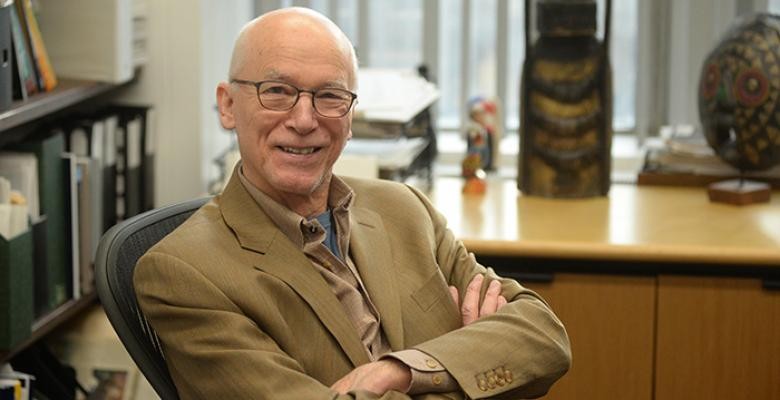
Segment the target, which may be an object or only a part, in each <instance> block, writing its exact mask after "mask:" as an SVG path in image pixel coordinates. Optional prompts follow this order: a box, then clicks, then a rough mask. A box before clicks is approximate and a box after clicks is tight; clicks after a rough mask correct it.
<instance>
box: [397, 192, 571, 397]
mask: <svg viewBox="0 0 780 400" xmlns="http://www.w3.org/2000/svg"><path fill="white" fill-rule="evenodd" d="M410 189H411V190H412V191H413V192H414V194H415V195H417V197H418V198H419V199H420V201H421V202H422V203H423V204H424V206H425V208H426V209H427V210H428V214H429V215H430V217H431V222H432V224H433V231H434V236H435V247H436V248H435V252H436V258H437V261H438V264H439V268H440V269H441V271H442V274H443V276H444V277H445V279H446V280H447V283H448V284H449V285H453V286H455V287H457V288H458V291H459V293H461V296H462V295H463V294H464V293H465V292H466V287H467V286H468V283H469V282H470V281H471V279H472V278H473V277H474V276H475V275H476V274H484V275H485V277H486V278H487V279H485V280H484V283H483V288H482V293H483V295H484V292H485V290H486V288H487V285H488V284H489V283H490V281H492V280H494V279H497V280H499V281H500V282H501V293H502V295H503V296H504V297H506V298H507V300H508V304H507V305H506V306H504V307H503V308H501V309H500V310H499V311H497V312H496V313H495V314H493V315H490V316H487V317H483V318H480V319H479V320H477V321H475V322H473V323H472V324H470V325H468V326H465V327H462V328H460V329H457V330H454V331H451V332H449V333H447V334H444V335H442V336H439V337H437V338H434V339H431V340H428V341H426V342H423V343H420V344H418V345H416V346H414V348H416V349H418V350H421V351H423V352H425V353H427V354H429V355H431V356H432V357H434V358H436V359H437V360H438V361H439V362H440V363H441V364H442V365H443V366H444V367H445V368H446V369H447V371H449V373H450V374H452V376H453V377H454V378H455V380H457V381H458V384H459V385H460V387H461V388H462V389H463V391H464V392H465V393H466V394H467V395H468V396H469V397H470V398H473V399H481V398H487V397H490V398H496V397H498V398H533V397H539V396H542V395H544V394H545V393H547V391H548V390H549V388H550V386H551V385H552V384H553V383H554V382H555V381H556V380H557V379H558V378H560V377H561V376H563V374H564V373H566V371H567V370H568V369H569V366H570V364H571V349H570V345H569V338H568V336H567V334H566V330H565V329H564V327H563V324H562V323H561V322H560V320H559V319H558V318H557V317H556V316H555V314H554V313H553V312H552V310H551V309H550V307H549V306H548V305H547V303H546V302H545V301H544V300H543V299H542V298H541V297H540V296H539V295H537V294H536V293H534V292H533V291H531V290H529V289H526V288H524V287H523V286H521V285H520V284H518V283H517V282H516V281H514V280H511V279H506V278H502V277H500V276H498V275H496V273H495V272H494V271H493V270H492V269H491V268H485V267H483V266H482V265H479V264H478V263H477V262H476V260H475V259H474V256H473V254H470V253H468V251H467V250H466V248H465V247H464V246H463V244H462V243H461V242H460V241H458V240H456V239H455V237H454V236H453V234H452V232H451V231H450V230H449V229H447V227H446V220H445V218H444V217H443V216H442V215H441V214H440V213H439V212H437V211H436V210H435V209H434V208H433V206H432V205H431V204H430V202H429V201H428V200H427V198H426V197H425V196H424V195H422V194H421V193H420V192H418V191H417V190H416V189H414V188H411V187H410Z"/></svg>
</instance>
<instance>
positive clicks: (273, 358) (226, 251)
mask: <svg viewBox="0 0 780 400" xmlns="http://www.w3.org/2000/svg"><path fill="white" fill-rule="evenodd" d="M345 180H346V181H347V183H348V184H349V185H350V186H351V187H352V188H353V190H354V191H355V194H356V195H355V203H354V204H353V208H352V216H353V218H352V222H351V224H352V234H351V242H350V253H351V255H352V257H353V260H354V261H355V264H356V266H357V269H358V271H359V273H360V276H361V277H362V279H363V281H364V283H365V286H366V288H367V290H368V292H369V295H370V296H371V299H372V301H373V302H374V304H375V305H376V307H377V309H378V310H379V313H380V316H381V321H382V322H381V323H382V329H383V330H384V333H385V334H386V337H387V340H388V342H389V344H390V346H391V347H392V349H393V350H394V351H395V350H401V349H407V348H412V347H414V348H417V349H419V350H422V351H423V352H425V353H427V354H430V355H432V356H433V357H435V358H436V359H437V360H439V361H440V362H441V363H442V364H443V365H444V366H446V368H447V370H448V371H449V372H450V373H451V374H452V375H453V377H454V378H455V379H456V380H457V381H458V383H459V384H460V386H461V388H462V389H463V392H465V394H466V395H468V396H469V397H471V398H483V397H494V396H499V395H502V394H503V396H506V398H527V397H532V396H539V395H541V394H543V393H545V392H546V391H547V389H548V388H549V386H550V385H551V384H552V383H553V382H554V381H555V380H556V379H558V378H559V377H560V376H561V375H563V373H565V372H566V370H567V369H568V367H569V363H570V353H569V342H568V338H567V336H566V332H565V330H564V328H563V326H562V325H561V323H560V321H559V320H558V319H557V318H556V317H555V315H554V314H553V313H552V311H550V309H549V308H548V306H547V305H546V304H545V303H544V302H543V301H542V300H541V299H540V298H539V297H538V296H537V295H536V294H535V293H533V292H531V291H530V290H527V289H525V288H523V287H522V286H520V285H519V284H518V283H516V282H514V281H512V280H508V279H502V293H503V295H504V296H505V297H507V299H508V300H509V301H510V303H509V304H508V305H507V306H505V307H504V308H502V309H501V310H499V312H497V313H496V314H494V315H491V316H489V317H486V318H483V319H480V320H479V321H477V322H475V323H473V324H471V325H469V326H467V327H464V328H461V325H462V323H461V317H460V314H459V310H458V309H457V307H456V306H455V303H454V302H453V301H452V300H451V298H450V297H449V293H448V289H447V285H448V284H449V285H455V286H457V287H458V289H459V291H460V293H465V289H466V286H467V284H468V282H469V281H470V280H471V278H472V277H473V276H474V275H475V274H477V273H485V274H487V276H489V277H490V278H492V279H500V278H498V277H497V276H496V275H495V274H494V273H493V272H492V270H486V269H485V268H483V267H482V266H481V265H479V264H477V263H476V262H475V261H474V259H473V257H471V256H470V255H469V254H468V253H467V251H466V249H465V248H464V247H463V245H462V244H461V243H460V242H459V241H456V240H455V239H454V237H453V235H452V233H451V232H450V231H449V230H447V229H446V226H445V221H444V218H443V217H442V216H441V215H440V214H438V213H437V212H436V211H435V210H434V209H433V208H432V206H431V205H430V204H429V202H428V201H427V200H426V199H425V198H424V196H422V195H421V194H420V193H419V192H417V191H415V190H413V189H411V188H410V187H408V186H405V185H402V184H398V183H391V182H386V181H378V180H352V179H345ZM488 282H489V279H486V280H485V286H486V285H487V283H488ZM134 283H135V288H136V293H137V295H138V301H139V304H140V305H141V308H142V309H143V311H144V313H145V314H146V315H147V317H148V318H149V320H150V321H151V323H152V325H153V326H154V328H155V329H156V330H157V333H158V334H159V336H160V338H161V340H162V342H163V347H164V350H165V356H166V360H167V363H168V366H169V368H170V371H171V375H172V377H173V379H174V381H175V383H176V387H177V389H178V391H179V393H180V396H181V397H182V398H183V399H209V400H214V399H250V398H251V399H333V398H337V397H338V396H337V393H336V392H334V391H331V390H330V389H329V386H330V385H331V384H332V383H333V382H335V381H336V380H338V379H339V378H341V377H342V376H344V375H345V374H347V373H348V372H349V371H350V370H352V369H353V368H355V366H358V365H361V364H364V363H367V362H369V357H368V353H367V350H366V349H365V348H364V346H363V344H362V343H361V341H360V338H359V337H358V335H357V333H356V331H355V329H354V328H353V326H352V325H351V323H350V320H349V319H348V317H347V315H346V314H345V312H344V310H343V308H342V306H341V304H340V303H339V301H338V300H337V299H336V297H335V295H334V294H333V293H332V292H331V290H330V288H329V287H328V285H327V283H326V282H325V280H324V279H323V278H322V277H321V276H320V274H319V272H317V270H316V269H315V268H313V267H312V264H311V262H310V261H309V260H308V259H307V258H306V256H305V255H304V254H303V253H302V252H301V251H299V250H298V249H296V248H295V247H294V245H293V244H292V243H291V242H290V241H289V240H288V239H287V238H286V237H285V236H284V234H282V232H280V231H279V230H278V229H277V228H276V227H275V226H274V224H273V223H272V222H271V220H270V219H269V218H268V216H266V215H265V214H264V213H263V212H262V210H261V209H260V207H259V206H258V205H257V204H256V203H255V202H254V200H253V199H252V198H251V197H250V195H249V194H248V193H247V192H246V190H245V189H244V187H243V186H242V185H241V183H240V182H239V180H238V176H237V175H235V174H234V175H233V177H232V178H231V181H230V182H229V184H228V186H227V187H226V189H225V191H224V193H223V194H221V195H220V196H217V197H215V198H214V200H212V201H211V202H209V203H208V204H206V205H205V206H203V208H201V209H200V210H198V211H197V212H196V213H195V214H194V215H193V216H192V217H191V218H190V219H189V220H187V221H186V222H185V223H183V224H182V225H181V227H179V228H178V229H177V230H176V231H174V232H173V233H172V234H170V235H169V236H168V237H166V238H165V239H164V240H162V241H161V242H160V243H159V244H157V245H156V246H155V247H154V248H152V249H151V250H150V251H149V252H148V253H147V254H146V255H145V256H144V257H143V258H141V260H140V261H139V264H138V266H137V268H136V271H135V276H134ZM483 291H484V288H483ZM459 328H460V329H459ZM491 378H492V379H491ZM498 378H501V379H498ZM503 396H502V397H503ZM430 397H431V398H433V397H436V398H440V397H441V396H438V395H437V396H430ZM446 397H450V398H462V397H463V393H453V394H450V395H448V396H446ZM344 398H361V399H363V398H365V399H368V398H377V396H376V395H374V394H372V393H367V392H360V393H351V396H347V397H344ZM381 398H386V399H395V398H399V399H402V398H408V397H407V396H406V395H403V394H401V393H398V392H388V393H387V394H386V395H385V396H384V397H381Z"/></svg>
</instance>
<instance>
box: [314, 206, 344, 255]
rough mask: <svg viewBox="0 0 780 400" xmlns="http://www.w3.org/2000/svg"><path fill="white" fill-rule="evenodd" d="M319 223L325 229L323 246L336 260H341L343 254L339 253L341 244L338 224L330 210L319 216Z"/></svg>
mask: <svg viewBox="0 0 780 400" xmlns="http://www.w3.org/2000/svg"><path fill="white" fill-rule="evenodd" d="M316 218H317V221H318V222H319V223H320V225H322V228H323V229H325V241H324V242H323V244H324V245H325V247H327V248H328V249H329V250H330V252H331V253H333V255H334V256H336V258H341V252H340V251H339V243H338V240H337V236H336V224H334V223H333V216H332V215H331V213H330V210H327V211H325V212H324V213H322V214H320V215H318V216H317V217H316Z"/></svg>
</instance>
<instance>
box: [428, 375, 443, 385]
mask: <svg viewBox="0 0 780 400" xmlns="http://www.w3.org/2000/svg"><path fill="white" fill-rule="evenodd" d="M431 381H432V382H433V384H434V385H435V386H439V385H441V382H442V379H441V377H440V376H439V375H436V376H434V377H433V378H432V379H431Z"/></svg>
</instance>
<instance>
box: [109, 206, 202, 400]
mask: <svg viewBox="0 0 780 400" xmlns="http://www.w3.org/2000/svg"><path fill="white" fill-rule="evenodd" d="M208 200H209V199H208V198H203V199H197V200H190V201H187V202H184V203H179V204H174V205H170V206H167V207H162V208H158V209H155V210H151V211H147V212H145V213H143V214H139V215H137V216H135V217H132V218H130V219H127V220H125V221H123V222H121V223H119V224H117V225H116V226H114V227H112V228H111V229H109V230H108V232H106V234H105V235H103V237H102V238H101V240H100V245H99V246H98V251H97V256H96V258H95V284H96V286H97V292H98V297H99V298H100V302H101V303H102V304H103V308H104V309H105V311H106V315H107V316H108V320H109V321H111V325H112V326H113V327H114V330H115V331H116V333H117V335H119V339H120V340H121V341H122V344H124V346H125V348H126V349H127V351H128V353H130V356H131V357H132V358H133V361H135V363H136V364H137V365H138V368H139V369H140V370H141V372H142V373H143V374H144V376H145V377H146V379H147V380H149V383H151V385H152V387H153V388H154V390H155V391H156V392H157V394H158V395H159V396H160V398H161V399H162V400H178V398H179V396H178V394H177V393H176V386H174V384H173V380H172V379H171V375H170V373H169V372H168V367H167V366H166V364H165V356H164V354H163V352H162V347H161V344H160V340H159V338H158V337H157V333H156V332H155V331H154V329H152V327H151V326H150V325H149V322H148V321H147V320H146V317H145V316H144V314H143V313H142V312H141V310H140V309H139V308H138V303H137V300H136V297H135V290H134V289H133V270H134V269H135V264H136V262H137V261H138V259H139V258H140V257H141V256H142V255H143V254H144V253H146V251H147V250H148V249H149V248H150V247H152V246H153V245H154V244H155V243H157V242H158V241H160V239H162V238H163V237H165V236H166V235H167V234H168V233H170V232H171V231H173V230H174V229H176V227H177V226H179V225H180V224H181V223H182V222H184V220H186V219H187V218H189V216H190V215H192V213H193V212H195V210H197V209H198V208H199V207H200V206H202V205H203V204H205V203H206V202H207V201H208Z"/></svg>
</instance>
